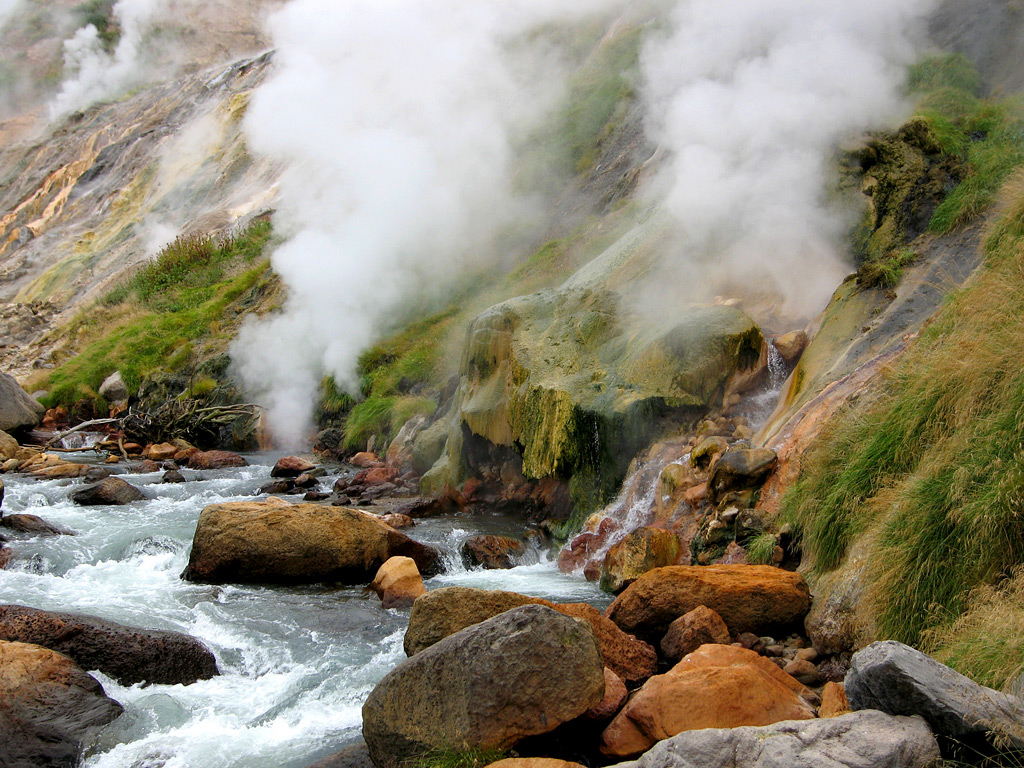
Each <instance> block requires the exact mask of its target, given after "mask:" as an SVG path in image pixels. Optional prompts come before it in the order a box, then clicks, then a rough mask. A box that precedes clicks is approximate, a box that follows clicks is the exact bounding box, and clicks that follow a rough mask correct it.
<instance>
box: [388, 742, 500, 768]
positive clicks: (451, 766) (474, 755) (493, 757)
mask: <svg viewBox="0 0 1024 768" xmlns="http://www.w3.org/2000/svg"><path fill="white" fill-rule="evenodd" d="M509 754H510V753H509V751H508V750H502V749H481V748H478V747H466V748H465V749H436V750H433V751H431V752H429V753H428V754H426V755H424V756H423V757H421V758H418V759H415V760H411V761H410V762H409V763H408V768H483V767H484V766H485V765H490V764H491V763H496V762H498V761H499V760H502V759H504V758H506V757H508V756H509Z"/></svg>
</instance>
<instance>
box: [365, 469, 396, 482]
mask: <svg viewBox="0 0 1024 768" xmlns="http://www.w3.org/2000/svg"><path fill="white" fill-rule="evenodd" d="M365 472H366V474H363V473H362V472H360V473H359V474H360V475H363V477H362V483H363V485H384V484H385V483H393V482H394V481H395V480H396V479H397V478H398V470H396V469H395V468H394V467H383V466H381V467H374V468H372V469H367V470H365ZM358 479H359V478H357V480H358Z"/></svg>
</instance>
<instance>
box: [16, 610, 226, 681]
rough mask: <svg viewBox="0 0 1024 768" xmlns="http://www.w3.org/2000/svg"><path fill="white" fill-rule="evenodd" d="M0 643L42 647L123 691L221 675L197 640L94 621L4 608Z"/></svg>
mask: <svg viewBox="0 0 1024 768" xmlns="http://www.w3.org/2000/svg"><path fill="white" fill-rule="evenodd" d="M0 640H7V641H16V642H21V643H32V644H34V645H41V646H43V647H44V648H49V649H50V650H53V651H57V652H58V653H62V654H64V655H65V656H67V657H69V658H70V659H72V660H73V661H74V662H75V663H76V664H78V666H80V667H82V668H83V669H98V670H99V671H100V672H102V673H103V674H105V675H109V676H110V677H113V678H114V679H116V680H118V681H119V682H120V683H122V684H123V685H133V684H135V683H160V684H166V685H190V684H191V683H194V682H196V681H197V680H206V679H208V678H210V677H213V676H214V675H216V674H218V672H217V662H216V660H215V659H214V657H213V654H212V653H211V652H210V650H209V649H208V648H207V647H206V646H204V645H203V644H202V643H201V642H199V641H198V640H196V639H195V638H193V637H189V636H188V635H183V634H181V633H180V632H170V631H167V630H159V629H139V628H135V627H126V626H123V625H121V624H117V623H115V622H113V621H107V620H105V619H99V618H96V617H94V616H82V615H79V614H74V613H57V612H51V611H42V610H38V609H36V608H26V607H24V606H20V605H0Z"/></svg>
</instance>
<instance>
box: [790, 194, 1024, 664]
mask: <svg viewBox="0 0 1024 768" xmlns="http://www.w3.org/2000/svg"><path fill="white" fill-rule="evenodd" d="M1002 197H1003V198H1004V199H1003V200H1002V204H1001V205H1000V210H1001V211H1002V213H1001V215H1000V216H999V218H998V219H997V221H996V222H995V223H994V224H993V225H992V226H991V227H990V228H989V232H988V236H987V238H986V241H985V248H986V255H987V265H986V268H985V269H984V271H983V272H982V273H981V274H980V275H979V277H978V278H977V279H976V280H975V281H974V282H973V283H972V284H971V285H970V286H969V287H968V288H967V289H965V290H964V291H963V292H962V293H960V294H959V295H958V296H956V297H955V298H954V299H953V300H952V301H951V302H950V303H949V304H948V305H947V307H946V308H945V309H944V310H943V311H942V312H941V313H940V315H939V316H938V317H937V318H936V320H935V321H934V322H933V323H932V324H931V325H930V326H929V327H928V328H927V329H926V330H925V331H924V332H923V333H922V334H921V336H920V337H919V338H918V340H917V341H916V343H915V344H914V345H913V347H912V348H911V349H910V350H908V352H907V353H906V354H905V355H904V356H903V357H902V358H901V359H900V361H899V362H898V363H897V364H896V365H895V366H894V368H893V369H892V370H890V371H889V372H888V373H887V374H883V375H885V377H886V378H885V379H884V381H882V382H881V383H880V384H876V385H875V386H874V387H873V388H872V392H873V393H875V397H874V399H873V400H871V398H869V397H862V398H861V399H860V400H858V401H857V402H856V403H854V404H851V406H850V407H849V408H848V409H847V411H846V412H845V413H843V414H841V415H840V416H839V417H837V418H836V419H834V420H833V422H832V423H831V424H830V426H829V427H828V429H827V430H826V431H825V432H824V433H823V434H822V436H821V438H820V439H819V441H818V442H817V443H816V444H815V446H814V448H813V449H812V451H811V452H810V453H809V455H808V458H807V461H806V463H805V465H804V471H803V473H802V475H801V478H800V480H799V482H798V483H797V484H796V485H795V486H794V488H793V489H792V490H791V491H790V493H789V494H788V495H787V496H786V497H785V498H784V500H783V519H784V520H787V521H790V522H792V523H793V524H795V526H796V527H797V529H798V532H799V534H800V536H801V537H802V542H803V546H804V550H805V552H806V554H807V555H808V556H809V557H810V558H811V560H812V562H813V565H814V568H815V570H817V571H818V572H822V571H827V570H831V569H833V568H835V567H837V566H838V565H839V564H840V562H841V561H842V559H843V558H844V556H845V555H846V553H847V552H848V550H849V547H850V545H851V543H852V541H853V540H854V538H855V537H857V536H859V535H861V534H869V538H867V539H866V541H867V542H868V543H869V546H870V550H871V551H870V553H869V555H868V561H869V562H870V563H871V564H872V566H871V567H872V571H871V581H872V586H871V589H870V593H871V594H872V603H873V606H874V610H875V613H876V616H877V619H878V626H879V629H880V631H881V633H882V635H883V636H885V637H888V638H893V639H897V640H901V641H903V642H907V643H911V644H918V643H920V642H922V640H924V639H926V638H927V637H932V636H935V635H934V633H935V632H938V631H940V630H942V629H943V628H946V627H949V626H950V625H951V624H952V623H953V622H954V620H955V619H956V618H957V617H959V616H961V615H962V614H963V613H964V612H965V610H966V609H967V608H968V607H969V605H970V603H971V594H972V591H973V590H975V589H976V588H977V587H978V586H979V585H986V584H989V585H991V584H995V583H997V582H998V581H999V580H1000V579H1001V578H1003V577H1004V576H1006V575H1007V574H1008V573H1010V571H1011V570H1012V569H1014V568H1015V567H1017V566H1018V565H1019V564H1021V563H1024V524H1022V523H1024V443H1022V441H1021V435H1022V434H1024V368H1022V366H1021V365H1020V339H1021V338H1022V337H1024V291H1022V290H1021V283H1022V280H1024V237H1022V236H1021V232H1022V230H1024V221H1022V213H1024V180H1022V179H1021V177H1020V175H1018V176H1016V177H1014V179H1013V180H1012V181H1011V182H1010V183H1009V184H1007V185H1006V186H1005V188H1004V191H1003V193H1002ZM869 400H871V402H867V401H869ZM970 644H971V643H970V641H966V645H965V648H966V646H968V645H970ZM941 646H942V644H941V643H938V644H934V647H935V648H937V649H939V650H941ZM998 655H999V654H998V652H995V651H994V652H992V653H991V654H989V655H988V656H982V655H981V654H978V656H977V658H978V659H979V663H980V664H981V665H982V667H983V668H984V669H982V670H980V671H979V670H972V674H975V675H976V676H981V677H985V676H986V675H989V674H990V672H988V671H985V670H986V669H988V668H989V666H990V662H986V661H984V659H985V658H989V659H996V658H997V657H998ZM968 656H970V653H969V652H968V651H963V652H959V653H958V654H956V655H951V656H950V659H951V660H953V661H956V663H958V664H959V663H963V662H961V661H959V659H963V660H966V659H967V657H968ZM1020 660H1021V659H1020V657H1016V661H1015V663H1017V662H1019V661H1020ZM991 674H994V673H991ZM986 679H988V678H986Z"/></svg>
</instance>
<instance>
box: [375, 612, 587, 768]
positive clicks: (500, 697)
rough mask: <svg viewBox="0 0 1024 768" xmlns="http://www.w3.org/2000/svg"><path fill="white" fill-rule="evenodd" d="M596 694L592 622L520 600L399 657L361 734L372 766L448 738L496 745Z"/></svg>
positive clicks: (535, 730)
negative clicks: (521, 603)
mask: <svg viewBox="0 0 1024 768" xmlns="http://www.w3.org/2000/svg"><path fill="white" fill-rule="evenodd" d="M603 694H604V665H603V664H602V662H601V653H600V651H599V649H598V646H597V641H596V640H595V639H594V637H593V633H592V632H591V630H590V628H589V627H588V626H587V625H585V624H582V623H580V622H577V621H575V620H573V619H571V618H569V617H567V616H563V615H561V614H559V613H557V612H556V611H553V610H551V609H550V608H547V607H545V606H540V605H526V606H522V607H519V608H515V609H513V610H511V611H508V612H507V613H503V614H501V615H499V616H496V617H494V618H492V619H489V620H487V621H485V622H482V623H480V624H477V625H474V626H472V627H468V628H467V629H465V630H463V631H461V632H458V633H456V634H454V635H451V636H450V637H447V638H445V639H444V640H442V641H440V642H438V643H437V644H435V645H434V646H432V647H430V648H428V649H427V650H425V651H423V652H421V653H418V654H416V655H415V656H413V657H411V658H409V659H407V660H405V661H404V662H402V663H401V664H399V666H398V667H396V668H395V669H394V670H392V671H391V672H390V673H389V674H388V675H387V676H386V677H385V678H384V679H383V680H381V682H380V683H379V684H378V685H377V687H376V688H374V690H373V692H372V693H371V694H370V696H369V697H368V698H367V700H366V703H365V704H364V705H363V738H364V739H365V740H366V744H367V746H368V747H369V750H370V755H371V757H372V758H373V761H374V764H375V765H376V766H378V768H397V766H399V765H401V764H402V763H404V762H405V761H407V760H409V759H415V758H419V757H422V756H423V755H425V754H427V753H429V752H430V751H432V750H437V749H445V748H450V745H452V744H460V745H463V747H464V748H484V749H487V748H499V749H503V748H508V747H511V746H512V745H514V744H515V743H517V742H518V741H520V740H521V739H523V738H525V737H527V736H533V735H537V734H543V733H548V732H550V731H552V730H554V729H555V728H557V727H558V726H559V725H560V724H561V723H564V722H567V721H569V720H572V719H574V718H576V717H578V716H580V715H582V714H583V713H584V712H586V711H587V710H589V709H591V708H592V707H594V706H596V705H597V704H598V703H599V702H600V701H601V699H602V696H603Z"/></svg>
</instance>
